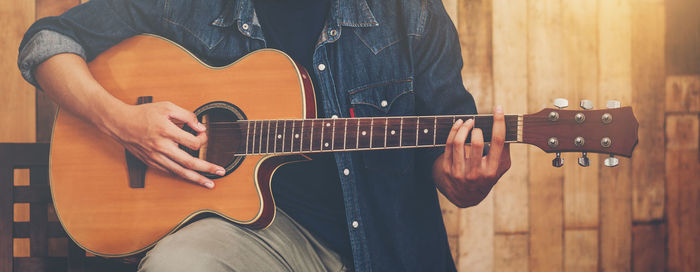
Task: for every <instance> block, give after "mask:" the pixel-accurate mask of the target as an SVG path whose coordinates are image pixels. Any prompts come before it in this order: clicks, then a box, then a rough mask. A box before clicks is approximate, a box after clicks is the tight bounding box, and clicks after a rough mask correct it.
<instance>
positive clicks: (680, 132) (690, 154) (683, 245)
mask: <svg viewBox="0 0 700 272" xmlns="http://www.w3.org/2000/svg"><path fill="white" fill-rule="evenodd" d="M699 119H700V117H699V116H698V114H697V113H695V114H678V115H668V116H667V117H666V190H667V191H668V193H667V194H668V198H667V199H668V200H667V201H668V204H667V206H668V207H667V209H666V212H667V214H668V215H667V218H668V235H669V236H668V267H667V269H668V270H670V271H698V269H700V259H699V258H698V257H700V252H698V251H699V250H700V236H699V235H698V233H700V213H699V212H698V207H700V184H699V183H698V182H697V178H694V177H697V176H698V173H700V158H699V154H698V142H699V141H700V136H699V135H698V134H699V132H700V120H699Z"/></svg>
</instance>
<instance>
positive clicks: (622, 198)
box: [597, 0, 644, 271]
mask: <svg viewBox="0 0 700 272" xmlns="http://www.w3.org/2000/svg"><path fill="white" fill-rule="evenodd" d="M630 16H631V11H630V3H629V1H628V0H605V1H598V43H599V44H598V48H599V49H598V50H599V63H600V64H599V92H598V103H597V104H598V105H604V104H605V101H607V100H610V99H615V100H618V101H620V102H621V103H622V104H623V105H630V103H631V101H632V99H631V96H632V82H631V80H632V72H631V65H630V64H631V53H630V52H631V26H630V18H631V17H630ZM635 154H640V153H635ZM642 155H644V154H642ZM637 156H639V155H637ZM601 159H603V156H601ZM631 170H632V167H631V165H630V162H629V160H625V159H621V160H620V166H617V167H614V168H608V167H604V166H602V164H601V166H600V170H599V171H600V179H599V188H600V204H599V205H600V260H599V262H600V268H601V269H602V270H605V271H629V270H630V267H631V263H630V260H631V246H632V242H631V240H632V238H631V231H632V230H631V228H632V202H631V201H632V199H631V198H632V194H631V192H632V183H631V180H630V176H631V175H632V173H631Z"/></svg>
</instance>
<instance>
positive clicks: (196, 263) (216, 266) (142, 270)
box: [139, 237, 230, 272]
mask: <svg viewBox="0 0 700 272" xmlns="http://www.w3.org/2000/svg"><path fill="white" fill-rule="evenodd" d="M168 240H169V239H168V237H166V238H165V239H163V240H162V241H161V242H159V243H158V244H157V245H156V247H154V248H153V249H151V251H149V252H148V254H146V256H145V257H144V258H143V259H142V260H141V263H140V264H139V272H158V271H172V272H178V271H183V272H184V271H188V272H191V271H230V270H229V269H227V268H226V267H225V266H223V263H222V262H220V261H219V260H217V259H216V257H215V256H213V255H212V254H209V253H208V252H206V251H202V250H199V249H197V248H196V247H193V246H190V245H187V244H178V243H170V242H169V241H168Z"/></svg>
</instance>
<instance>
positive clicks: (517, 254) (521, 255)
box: [467, 234, 530, 272]
mask: <svg viewBox="0 0 700 272" xmlns="http://www.w3.org/2000/svg"><path fill="white" fill-rule="evenodd" d="M529 238H530V237H529V235H527V234H496V236H495V237H494V241H493V242H494V262H493V271H512V272H518V271H529V265H528V261H529V257H528V240H529ZM467 271H471V270H467Z"/></svg>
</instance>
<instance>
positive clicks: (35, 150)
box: [0, 143, 136, 272]
mask: <svg viewBox="0 0 700 272" xmlns="http://www.w3.org/2000/svg"><path fill="white" fill-rule="evenodd" d="M48 163H49V144H47V143H0V272H11V271H22V272H24V271H27V272H31V271H136V263H133V262H132V263H122V262H120V261H114V260H107V259H104V258H100V257H94V256H90V257H88V256H86V254H85V251H84V250H83V249H81V248H80V247H78V246H77V245H76V244H75V243H73V241H71V240H70V239H69V238H68V237H67V236H66V233H65V231H64V230H63V228H62V227H61V224H60V223H59V222H58V220H57V218H56V216H55V213H54V212H53V205H52V203H51V191H50V189H49V183H48ZM16 170H17V171H16ZM27 174H28V176H29V178H28V179H27V178H26V177H27ZM27 180H28V182H27ZM27 210H28V216H27Z"/></svg>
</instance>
